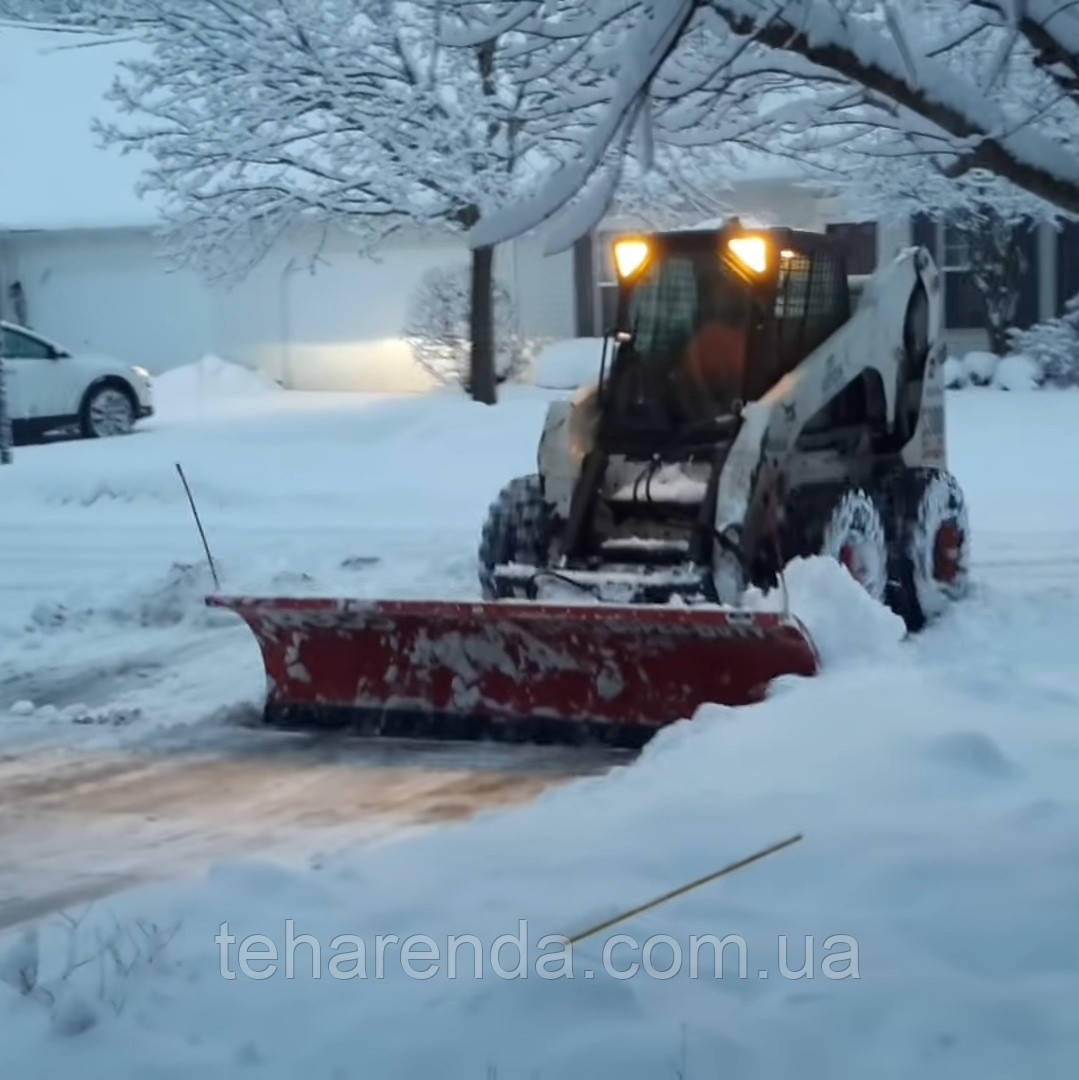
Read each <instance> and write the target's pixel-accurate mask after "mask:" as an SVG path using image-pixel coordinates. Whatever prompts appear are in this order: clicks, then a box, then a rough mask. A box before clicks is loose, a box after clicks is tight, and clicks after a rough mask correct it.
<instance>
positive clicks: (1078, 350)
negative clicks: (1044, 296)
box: [1009, 296, 1079, 386]
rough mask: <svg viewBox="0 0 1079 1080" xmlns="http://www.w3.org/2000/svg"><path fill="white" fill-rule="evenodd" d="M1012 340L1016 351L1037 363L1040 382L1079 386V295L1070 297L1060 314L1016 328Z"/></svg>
mask: <svg viewBox="0 0 1079 1080" xmlns="http://www.w3.org/2000/svg"><path fill="white" fill-rule="evenodd" d="M1009 341H1010V343H1011V347H1012V350H1013V351H1014V352H1016V353H1021V354H1022V355H1023V356H1027V357H1029V358H1030V359H1031V361H1033V363H1034V364H1035V365H1036V366H1037V369H1038V376H1039V382H1042V383H1045V384H1047V385H1051V386H1079V296H1074V297H1072V299H1071V300H1069V301H1068V303H1067V304H1066V305H1065V308H1064V314H1063V315H1061V316H1060V317H1059V318H1056V319H1049V320H1048V322H1043V323H1037V324H1035V325H1034V326H1032V327H1030V329H1029V330H1013V331H1012V332H1011V334H1010V335H1009Z"/></svg>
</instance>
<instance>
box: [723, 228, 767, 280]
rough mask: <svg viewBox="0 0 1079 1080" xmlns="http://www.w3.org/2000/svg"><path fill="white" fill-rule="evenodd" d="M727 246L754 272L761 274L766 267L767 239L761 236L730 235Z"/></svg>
mask: <svg viewBox="0 0 1079 1080" xmlns="http://www.w3.org/2000/svg"><path fill="white" fill-rule="evenodd" d="M727 247H728V248H730V250H731V251H732V252H733V253H734V254H735V256H736V257H737V258H738V260H739V262H741V263H742V264H743V265H744V266H747V267H749V269H750V270H752V271H753V272H754V273H757V274H763V273H764V272H765V270H767V269H768V241H767V240H765V239H764V237H763V236H732V237H731V238H730V240H728V241H727Z"/></svg>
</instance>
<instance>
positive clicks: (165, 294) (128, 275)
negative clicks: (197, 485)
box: [0, 229, 574, 391]
mask: <svg viewBox="0 0 1079 1080" xmlns="http://www.w3.org/2000/svg"><path fill="white" fill-rule="evenodd" d="M356 248H357V245H356V241H355V238H353V237H350V236H349V235H348V234H347V233H345V232H343V231H331V232H330V233H329V234H327V235H325V236H324V235H322V233H321V232H320V233H317V234H316V233H315V232H313V231H312V232H307V231H304V232H299V233H297V234H295V235H294V236H292V237H290V238H289V239H288V240H287V241H285V242H283V243H282V244H281V245H279V246H278V248H277V249H276V250H274V251H273V252H271V253H270V254H269V255H268V256H267V257H266V258H265V259H264V260H263V261H262V262H261V263H259V264H258V265H257V266H256V267H255V269H254V270H253V271H252V272H251V273H250V274H249V275H248V276H247V277H246V278H245V279H244V280H242V281H241V282H239V283H238V284H235V285H233V286H231V287H226V286H224V285H215V286H210V285H207V284H206V283H205V282H204V281H203V280H202V279H200V278H199V277H198V276H197V275H196V274H194V273H193V272H190V271H176V272H171V271H169V270H168V269H167V268H166V265H165V264H164V262H163V261H162V260H161V259H160V258H159V257H158V255H157V254H156V251H155V240H154V237H153V235H152V233H151V231H150V230H148V229H102V230H68V231H60V232H21V233H13V234H8V235H7V236H4V237H0V279H2V282H0V314H3V316H4V317H8V318H12V317H14V315H15V313H14V312H13V311H12V310H10V308H11V305H10V303H8V304H5V303H4V298H6V297H7V295H8V294H7V286H8V285H9V284H10V283H11V282H12V281H15V280H18V281H20V282H21V283H22V287H23V292H24V294H25V297H26V309H27V317H28V321H29V323H30V325H31V326H32V327H33V328H34V329H37V330H39V331H40V332H41V333H43V334H45V335H46V336H48V337H52V338H55V339H56V340H57V341H58V342H60V343H62V344H64V345H66V346H68V347H70V348H72V349H80V350H87V351H99V352H107V353H110V354H112V355H114V356H116V357H118V358H119V359H121V360H125V361H128V362H130V363H139V364H143V365H144V366H146V367H148V368H149V369H150V370H151V371H153V372H161V371H165V370H167V369H169V368H171V367H175V366H177V365H179V364H184V363H190V362H191V361H193V360H196V359H198V358H199V357H200V356H202V355H204V354H206V353H208V352H213V353H217V354H218V355H221V356H224V357H225V358H227V359H231V360H234V361H236V362H239V363H243V364H245V365H247V366H250V367H254V368H258V369H259V370H262V371H265V372H266V373H267V374H268V375H270V376H271V377H273V378H276V379H281V380H282V381H283V382H285V383H286V384H287V385H290V386H294V387H296V388H299V389H349V390H370V391H409V390H420V389H424V388H426V387H427V386H429V385H430V383H429V380H428V378H427V376H426V375H425V374H424V373H423V372H422V371H421V370H420V369H419V368H418V367H417V366H416V365H415V364H414V362H413V360H412V355H411V351H410V350H409V347H408V345H407V343H406V342H405V341H404V340H403V339H402V337H401V331H402V327H403V325H404V321H405V313H406V310H407V307H408V303H409V300H410V298H411V295H412V290H413V289H414V288H415V286H416V284H417V283H418V281H419V280H420V278H421V277H422V275H423V273H424V272H425V271H426V270H428V269H430V268H432V267H436V266H440V267H448V266H454V265H457V266H461V267H462V268H464V267H467V266H468V261H469V253H468V249H467V247H466V245H465V242H464V239H463V238H462V237H460V236H454V235H452V234H448V233H442V232H433V231H432V232H420V231H417V230H414V231H412V232H407V233H403V234H401V235H400V236H399V237H398V238H395V239H394V240H393V241H390V242H387V244H385V245H384V247H383V249H382V251H381V253H380V254H379V255H378V256H376V257H374V258H361V257H360V256H359V255H358V254H357V253H356ZM316 251H317V258H313V255H314V254H315V252H316ZM495 274H496V276H497V277H498V278H499V279H500V280H501V281H502V282H503V283H504V284H505V285H506V287H507V288H508V289H509V290H510V291H511V293H512V294H513V295H514V298H515V302H516V311H517V316H518V321H519V325H520V328H521V331H522V333H523V334H525V335H527V336H529V337H537V338H562V337H569V336H572V334H573V321H574V292H573V288H574V284H573V261H572V254H571V253H569V252H567V253H562V254H559V255H556V256H551V257H548V258H545V257H543V255H542V249H541V242H540V241H539V240H537V239H531V238H528V239H525V240H522V241H518V242H517V243H515V244H510V245H504V246H503V247H502V248H500V249H499V250H498V251H497V252H496V257H495Z"/></svg>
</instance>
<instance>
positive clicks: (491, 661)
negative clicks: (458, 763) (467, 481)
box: [207, 596, 817, 746]
mask: <svg viewBox="0 0 1079 1080" xmlns="http://www.w3.org/2000/svg"><path fill="white" fill-rule="evenodd" d="M207 602H208V603H209V604H210V605H212V606H214V607H222V608H229V609H231V610H232V611H235V612H236V613H237V614H239V615H241V616H242V617H243V618H244V619H245V620H246V622H247V624H248V625H249V626H250V627H251V629H252V630H253V631H254V633H255V637H256V638H257V639H258V643H259V647H260V648H261V649H262V658H263V662H264V664H265V667H266V674H267V700H266V719H267V720H268V721H270V722H271V723H279V724H284V725H288V726H324V727H330V726H332V727H339V726H349V727H353V728H356V729H358V730H361V731H366V732H370V733H375V734H380V735H390V736H412V737H420V738H450V739H477V738H491V739H505V740H511V741H532V742H574V743H576V742H585V741H591V740H596V741H601V742H605V743H611V744H615V745H621V746H639V745H641V744H643V743H644V742H646V741H647V739H648V738H649V737H650V736H651V735H652V734H653V733H654V732H655V731H656V729H657V728H659V727H662V726H663V725H664V724H667V723H670V722H672V721H674V720H678V719H680V718H681V717H685V716H691V715H692V714H693V712H694V710H695V709H696V708H697V706H698V705H702V704H704V703H706V702H718V703H720V704H724V705H745V704H749V703H750V702H753V701H758V700H760V699H761V698H762V697H763V696H764V694H765V692H766V690H767V687H768V683H769V681H770V680H772V679H774V678H775V677H776V676H778V675H787V674H794V675H813V674H815V673H816V670H817V655H816V651H815V649H814V648H813V644H812V642H811V641H810V639H809V635H808V634H807V633H806V630H805V628H804V627H803V626H802V624H801V623H799V622H798V621H797V619H794V618H792V617H789V616H784V615H778V614H764V613H755V612H737V611H725V610H719V609H709V608H674V607H658V606H632V607H631V606H619V605H613V604H597V605H594V606H572V605H558V604H546V603H528V602H525V603H513V602H497V603H458V602H428V601H407V600H400V601H398V600H391V601H364V600H323V599H258V598H246V597H223V596H213V597H210V599H209V600H208V601H207Z"/></svg>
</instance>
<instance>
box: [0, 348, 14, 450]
mask: <svg viewBox="0 0 1079 1080" xmlns="http://www.w3.org/2000/svg"><path fill="white" fill-rule="evenodd" d="M11 442H12V438H11V414H10V412H9V411H8V400H7V368H6V367H5V366H4V332H3V329H2V328H0V465H10V464H11Z"/></svg>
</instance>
